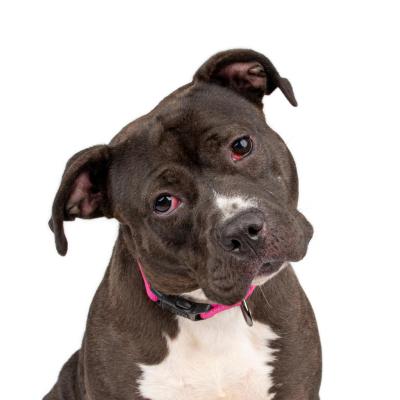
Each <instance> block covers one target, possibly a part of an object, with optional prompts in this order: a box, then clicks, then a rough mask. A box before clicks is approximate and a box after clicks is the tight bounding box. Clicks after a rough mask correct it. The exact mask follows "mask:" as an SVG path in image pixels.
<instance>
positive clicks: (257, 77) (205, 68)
mask: <svg viewBox="0 0 400 400" xmlns="http://www.w3.org/2000/svg"><path fill="white" fill-rule="evenodd" d="M194 80H199V81H205V82H212V83H217V84H219V85H221V86H226V87H229V88H231V89H233V90H235V91H236V92H238V93H240V94H241V95H242V96H244V97H246V98H247V99H249V100H250V101H252V102H253V103H255V104H256V105H257V106H259V107H262V98H263V96H264V95H265V94H267V95H269V94H271V93H272V92H273V91H274V90H275V89H276V88H279V89H280V90H281V91H282V93H283V94H284V95H285V97H286V98H287V99H288V101H289V103H290V104H291V105H292V106H294V107H296V106H297V101H296V98H295V96H294V92H293V89H292V85H291V84H290V82H289V81H288V80H287V79H286V78H282V77H281V76H280V75H279V73H278V71H277V70H276V69H275V67H274V66H273V64H272V63H271V61H269V59H268V58H267V57H265V56H264V55H262V54H260V53H257V52H256V51H253V50H246V49H235V50H227V51H223V52H221V53H217V54H215V55H214V56H212V57H211V58H210V59H209V60H207V61H206V62H205V63H204V64H203V65H202V66H201V67H200V68H199V69H198V71H197V72H196V74H195V75H194Z"/></svg>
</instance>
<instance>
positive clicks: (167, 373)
mask: <svg viewBox="0 0 400 400" xmlns="http://www.w3.org/2000/svg"><path fill="white" fill-rule="evenodd" d="M179 328H180V331H179V333H178V336H177V337H176V338H175V339H173V340H171V339H169V338H167V342H168V348H169V354H168V356H167V357H166V358H165V359H164V360H163V361H162V362H161V363H160V364H157V365H141V368H142V372H143V375H142V378H141V380H140V386H139V390H140V392H141V394H142V396H143V397H146V398H147V399H151V400H187V399H190V400H217V399H226V400H239V399H240V400H270V399H272V398H273V394H269V388H270V387H271V385H272V379H271V372H272V370H273V367H272V366H271V365H269V363H271V362H272V361H273V360H274V359H275V357H274V355H273V353H274V350H273V349H271V348H269V347H268V344H269V342H270V341H271V340H274V339H277V338H278V336H277V335H276V334H275V333H274V332H273V331H272V329H271V328H270V327H269V326H267V325H264V324H261V323H259V322H256V321H255V322H254V325H253V326H252V327H249V326H247V325H246V323H245V322H244V320H243V317H242V315H241V311H240V309H239V308H238V307H235V308H233V309H231V310H228V311H224V312H223V313H221V314H218V315H216V316H215V317H213V318H211V319H208V320H205V321H199V322H192V321H189V320H186V319H184V318H179Z"/></svg>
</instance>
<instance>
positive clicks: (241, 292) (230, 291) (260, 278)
mask: <svg viewBox="0 0 400 400" xmlns="http://www.w3.org/2000/svg"><path fill="white" fill-rule="evenodd" d="M287 265H289V264H288V262H286V261H274V262H267V263H263V264H262V265H260V266H259V267H258V268H257V269H255V270H253V271H252V272H251V273H250V272H249V271H248V273H247V274H244V275H243V276H241V279H239V280H238V281H237V282H236V283H235V284H233V285H229V287H224V288H222V287H220V286H219V285H217V284H216V283H214V284H213V283H211V284H210V285H209V286H208V287H206V288H201V289H202V292H203V294H204V297H203V299H202V300H204V299H208V300H209V301H210V302H215V303H219V304H225V305H232V304H236V303H238V302H240V301H241V300H243V299H244V298H245V296H246V294H247V293H248V291H249V289H250V287H251V286H261V285H263V284H264V283H265V282H267V281H268V280H270V279H272V278H273V277H274V276H276V275H277V274H278V273H279V272H280V271H282V270H283V269H284V268H285V267H286V266H287Z"/></svg>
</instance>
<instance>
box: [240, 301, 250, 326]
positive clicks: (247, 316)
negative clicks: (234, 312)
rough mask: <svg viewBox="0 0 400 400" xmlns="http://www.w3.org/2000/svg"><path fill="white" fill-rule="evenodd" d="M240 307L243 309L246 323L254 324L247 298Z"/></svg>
mask: <svg viewBox="0 0 400 400" xmlns="http://www.w3.org/2000/svg"><path fill="white" fill-rule="evenodd" d="M240 309H241V310H242V314H243V318H244V320H245V321H246V324H247V325H248V326H253V317H252V315H251V312H250V309H249V307H248V305H247V303H246V300H243V301H242V304H241V305H240Z"/></svg>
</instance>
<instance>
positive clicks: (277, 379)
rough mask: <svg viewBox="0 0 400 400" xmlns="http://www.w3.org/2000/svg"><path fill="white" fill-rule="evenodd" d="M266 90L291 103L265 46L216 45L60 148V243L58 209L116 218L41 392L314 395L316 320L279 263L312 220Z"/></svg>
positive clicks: (62, 395) (181, 399) (92, 399)
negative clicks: (90, 290)
mask: <svg viewBox="0 0 400 400" xmlns="http://www.w3.org/2000/svg"><path fill="white" fill-rule="evenodd" d="M276 88H279V89H280V90H281V91H282V92H283V94H284V95H285V97H286V98H287V100H288V101H289V102H290V103H291V104H292V105H293V106H296V105H297V104H296V99H295V96H294V93H293V90H292V87H291V85H290V83H289V81H288V80H287V79H285V78H282V77H281V76H280V75H279V73H278V72H277V70H276V69H275V67H274V66H273V65H272V63H271V62H270V61H269V60H268V59H267V58H266V57H265V56H263V55H262V54H259V53H257V52H254V51H252V50H230V51H225V52H222V53H218V54H216V55H215V56H213V57H211V58H210V59H209V60H208V61H207V62H206V63H205V64H204V65H203V66H201V67H200V69H199V70H198V71H197V72H196V74H195V75H194V79H193V81H192V82H191V83H189V84H187V85H185V86H183V87H181V88H179V89H178V90H176V91H175V92H173V93H172V94H171V95H169V96H168V97H166V98H165V99H164V100H162V101H161V103H160V104H159V105H158V106H157V107H156V108H155V109H154V110H153V111H151V112H150V113H149V114H147V115H145V116H143V117H141V118H139V119H137V120H136V121H134V122H132V123H131V124H129V125H128V126H126V127H125V128H124V129H122V131H121V132H120V133H118V134H117V135H116V136H115V137H114V139H113V140H112V141H111V143H110V144H109V145H98V146H94V147H91V148H88V149H85V150H83V151H81V152H79V153H77V154H76V155H74V156H73V157H72V158H71V159H70V160H69V161H68V163H67V166H66V169H65V172H64V175H63V177H62V181H61V185H60V188H59V190H58V192H57V195H56V197H55V200H54V205H53V210H52V218H51V221H50V225H51V228H52V230H53V231H54V235H55V241H56V246H57V250H58V252H59V253H60V254H62V255H64V254H66V252H67V240H66V237H65V234H64V229H63V222H64V221H68V220H74V219H75V218H77V217H78V218H95V217H101V216H105V217H108V218H111V217H113V218H116V219H117V220H118V222H119V224H120V225H119V235H118V239H117V241H116V244H115V247H114V251H113V254H112V257H111V261H110V264H109V266H108V269H107V272H106V274H105V277H104V279H103V281H102V283H101V285H100V287H99V289H98V291H97V293H96V295H95V298H94V300H93V303H92V306H91V308H90V312H89V317H88V323H87V328H86V333H85V336H84V339H83V343H82V348H81V349H80V350H79V351H77V352H76V353H75V354H74V355H73V356H72V357H71V358H70V360H69V361H68V362H67V363H66V364H65V366H64V367H63V369H62V371H61V373H60V376H59V380H58V382H57V383H56V385H55V386H54V388H53V389H52V390H51V392H50V393H49V394H48V395H47V396H45V399H46V400H56V399H57V400H61V399H63V400H72V399H74V400H78V399H79V400H83V399H85V400H110V399H115V400H116V399H118V400H138V399H148V400H187V399H190V400H217V399H229V400H239V399H240V400H261V399H263V400H266V399H272V398H273V399H274V400H317V399H318V398H319V395H318V392H319V386H320V379H321V351H320V343H319V337H318V331H317V327H316V323H315V319H314V315H313V312H312V309H311V306H310V304H309V302H308V300H307V298H306V296H305V294H304V292H303V290H302V289H301V287H300V285H299V283H298V281H297V279H296V276H295V274H294V272H293V269H292V267H291V266H290V264H289V262H290V261H298V260H300V259H302V258H303V257H304V255H305V254H306V250H307V245H308V242H309V240H310V239H311V236H312V227H311V225H310V224H309V223H308V222H307V220H306V219H305V218H304V216H303V215H302V214H301V213H300V212H299V211H298V210H297V200H298V182H297V173H296V167H295V163H294V161H293V159H292V156H291V154H290V152H289V150H288V149H287V147H286V145H285V144H284V142H283V141H282V139H281V138H280V137H279V136H278V135H277V134H276V133H275V132H274V131H273V130H272V129H271V128H270V127H269V126H268V125H267V124H266V121H265V117H264V114H263V111H262V98H263V96H264V95H269V94H271V93H272V92H273V91H274V90H275V89H276ZM272 278H273V279H272Z"/></svg>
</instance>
